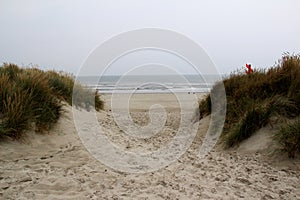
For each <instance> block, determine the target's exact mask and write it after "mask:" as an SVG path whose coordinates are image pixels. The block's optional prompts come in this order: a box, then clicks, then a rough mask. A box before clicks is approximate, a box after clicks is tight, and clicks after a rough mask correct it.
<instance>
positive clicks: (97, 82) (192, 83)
mask: <svg viewBox="0 0 300 200" xmlns="http://www.w3.org/2000/svg"><path fill="white" fill-rule="evenodd" d="M220 80H221V78H220V76H219V75H202V76H200V75H131V76H107V75H106V76H101V77H97V76H82V77H78V78H77V81H79V82H80V83H81V84H83V85H85V86H86V87H88V88H92V89H96V90H97V91H99V93H113V92H116V93H132V92H134V93H173V92H175V93H178V92H187V93H207V92H209V91H210V89H211V87H212V86H213V85H214V84H215V83H216V81H220Z"/></svg>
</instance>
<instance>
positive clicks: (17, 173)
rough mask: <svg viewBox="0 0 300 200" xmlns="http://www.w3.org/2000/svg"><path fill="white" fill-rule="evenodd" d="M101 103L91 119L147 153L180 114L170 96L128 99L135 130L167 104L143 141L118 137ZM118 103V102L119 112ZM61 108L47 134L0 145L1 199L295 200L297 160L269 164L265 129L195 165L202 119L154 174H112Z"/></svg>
mask: <svg viewBox="0 0 300 200" xmlns="http://www.w3.org/2000/svg"><path fill="white" fill-rule="evenodd" d="M199 97H201V95H199ZM104 98H105V100H106V102H107V104H106V108H105V111H101V112H100V113H98V114H97V117H98V121H99V123H100V124H101V126H102V127H103V130H105V132H106V135H107V137H108V138H109V139H110V140H111V141H113V142H114V143H115V144H116V145H118V146H119V147H120V148H123V149H126V150H130V151H133V152H142V151H145V152H146V151H153V150H156V149H159V148H161V147H162V146H164V145H165V144H166V143H168V142H169V141H170V140H171V139H172V138H173V137H174V135H175V134H176V130H177V129H178V126H179V122H180V119H181V118H180V116H181V115H180V114H181V113H180V110H179V109H178V102H177V101H176V98H174V96H172V95H168V94H156V95H153V94H148V95H136V96H135V97H133V98H132V100H131V101H130V102H129V104H130V112H131V117H132V119H133V121H134V122H135V123H136V124H138V125H140V126H146V125H147V124H148V123H149V120H150V118H149V114H148V111H147V110H148V109H149V108H150V107H151V105H153V103H154V104H155V103H161V104H162V105H163V106H165V107H166V110H167V112H166V113H167V115H166V119H165V120H166V122H165V125H164V128H163V130H161V131H160V132H159V133H158V134H156V135H154V136H153V137H150V138H146V139H145V138H144V139H143V138H135V139H133V138H132V137H129V136H128V135H126V134H124V133H122V130H121V129H120V128H119V127H118V126H117V124H116V122H115V121H114V116H113V113H112V111H111V110H112V108H111V105H110V98H111V96H110V95H106V96H104ZM123 100H124V99H122V98H119V104H118V106H119V108H122V104H124V101H123ZM117 103H118V102H117ZM185 103H186V105H190V104H191V103H192V102H189V101H187V102H185ZM118 106H117V105H116V108H118ZM65 110H66V112H65V114H64V116H63V117H62V118H61V119H60V121H59V123H58V124H57V125H55V127H54V128H53V129H52V130H51V131H50V132H49V133H47V134H42V135H40V134H35V133H28V134H27V137H25V138H24V139H23V140H22V141H21V142H20V141H4V142H1V144H0V154H1V156H0V198H1V199H239V198H245V199H300V171H299V170H298V167H299V166H300V162H299V159H295V160H289V159H286V158H285V157H283V156H282V157H278V156H277V157H276V161H275V158H273V157H272V156H271V155H272V153H274V152H273V151H271V150H270V148H271V147H272V149H273V146H276V144H274V143H273V142H272V141H271V137H270V134H271V133H272V131H273V128H271V127H266V128H265V129H263V130H261V134H259V133H257V134H256V135H254V136H253V137H252V138H250V139H249V140H247V141H245V142H243V143H242V144H241V146H240V147H239V148H237V149H234V150H232V149H231V150H226V151H225V150H223V149H222V148H221V146H220V145H219V146H217V147H216V148H215V149H214V150H213V151H212V152H211V153H210V154H209V155H208V156H207V157H206V158H205V159H202V160H201V159H199V158H198V156H197V153H198V152H199V148H200V146H201V143H202V141H203V137H204V136H205V134H206V131H207V129H208V126H209V121H210V118H209V117H206V118H204V119H203V120H201V121H200V123H199V129H198V132H197V135H196V137H195V139H194V140H193V144H192V145H191V147H190V148H189V149H188V150H187V151H186V152H185V154H184V155H183V156H181V157H180V158H179V159H178V160H176V161H175V162H173V163H171V164H169V165H168V166H167V167H165V168H162V169H160V170H158V171H155V172H148V173H143V174H141V173H137V174H136V173H124V172H120V171H117V170H114V169H111V168H110V167H107V166H106V165H104V164H102V163H101V162H100V161H98V160H97V159H95V158H94V157H93V156H91V154H90V153H89V152H88V151H87V150H86V148H85V147H84V145H83V144H82V141H81V139H80V138H79V136H78V134H77V131H76V129H75V126H74V121H73V115H72V108H71V107H68V106H66V107H65ZM80 112H82V115H84V112H85V111H80ZM154 116H155V115H154ZM159 119H160V118H159ZM256 140H258V142H256Z"/></svg>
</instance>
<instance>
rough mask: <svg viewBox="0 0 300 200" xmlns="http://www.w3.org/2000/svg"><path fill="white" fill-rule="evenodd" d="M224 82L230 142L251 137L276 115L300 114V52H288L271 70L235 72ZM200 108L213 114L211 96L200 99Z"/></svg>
mask: <svg viewBox="0 0 300 200" xmlns="http://www.w3.org/2000/svg"><path fill="white" fill-rule="evenodd" d="M223 83H224V86H225V90H226V98H227V111H226V120H225V125H224V130H223V138H225V141H226V144H227V146H233V145H236V144H238V143H239V142H241V141H242V140H244V139H246V138H248V137H250V136H251V134H253V133H254V132H255V131H256V130H257V129H259V128H261V127H262V126H265V125H266V124H267V123H268V121H269V118H270V117H271V116H273V115H279V116H284V117H288V118H293V117H296V116H299V115H300V56H299V55H288V54H285V55H284V56H283V57H282V59H281V60H280V61H279V64H278V65H277V66H275V67H272V68H270V69H268V70H254V72H253V73H251V74H249V75H246V74H244V73H242V72H236V73H232V74H231V75H230V76H229V77H228V78H226V79H225V80H223ZM213 89H214V88H213ZM213 89H212V90H213ZM199 109H200V113H201V115H200V116H201V117H203V116H205V115H208V114H210V112H211V110H210V109H211V105H210V96H208V97H207V98H205V99H204V100H202V101H201V102H200V104H199Z"/></svg>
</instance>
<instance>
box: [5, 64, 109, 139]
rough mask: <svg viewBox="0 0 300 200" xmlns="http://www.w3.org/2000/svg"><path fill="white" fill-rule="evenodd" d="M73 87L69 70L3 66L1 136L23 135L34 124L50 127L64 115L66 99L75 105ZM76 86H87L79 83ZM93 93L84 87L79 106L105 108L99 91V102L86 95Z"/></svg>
mask: <svg viewBox="0 0 300 200" xmlns="http://www.w3.org/2000/svg"><path fill="white" fill-rule="evenodd" d="M73 86H74V79H73V77H72V76H71V75H69V74H67V73H63V72H55V71H47V72H45V71H42V70H40V69H37V68H29V69H23V68H19V67H18V66H17V65H14V64H4V65H3V66H1V67H0V136H8V137H12V138H19V137H20V136H21V135H22V133H23V132H24V131H25V130H29V129H31V128H32V125H34V127H35V130H36V131H40V132H42V131H45V130H48V129H50V128H51V126H52V125H53V124H54V123H56V122H57V120H58V119H59V117H60V116H61V113H62V112H63V109H62V105H63V104H64V103H65V102H66V103H68V104H70V105H71V103H72V93H73ZM76 88H83V87H82V86H81V85H76ZM77 92H78V91H77ZM80 92H82V94H81V93H80ZM90 93H91V91H89V90H86V89H85V90H83V89H82V90H80V91H79V96H80V97H81V98H80V99H79V100H78V101H75V103H77V104H78V105H76V106H84V107H86V108H88V107H89V106H91V105H95V108H96V110H99V109H102V108H103V101H102V100H101V99H100V97H99V94H97V93H96V94H95V103H93V102H90V101H91V100H90V99H87V98H85V97H86V96H91V95H90ZM73 102H74V101H73Z"/></svg>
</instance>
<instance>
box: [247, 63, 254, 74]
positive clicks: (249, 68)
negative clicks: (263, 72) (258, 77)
mask: <svg viewBox="0 0 300 200" xmlns="http://www.w3.org/2000/svg"><path fill="white" fill-rule="evenodd" d="M246 67H247V69H246V74H251V73H252V72H253V69H252V68H251V64H246Z"/></svg>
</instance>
